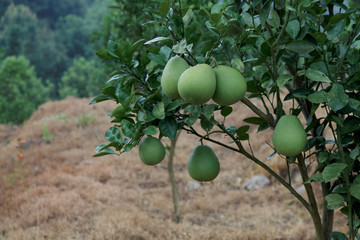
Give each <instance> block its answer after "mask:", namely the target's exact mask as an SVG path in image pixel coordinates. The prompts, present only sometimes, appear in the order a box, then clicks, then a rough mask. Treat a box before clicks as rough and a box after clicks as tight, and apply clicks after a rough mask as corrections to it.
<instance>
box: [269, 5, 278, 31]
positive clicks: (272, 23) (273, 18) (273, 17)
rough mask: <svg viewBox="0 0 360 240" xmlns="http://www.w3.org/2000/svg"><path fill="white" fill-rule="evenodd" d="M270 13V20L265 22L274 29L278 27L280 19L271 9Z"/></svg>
mask: <svg viewBox="0 0 360 240" xmlns="http://www.w3.org/2000/svg"><path fill="white" fill-rule="evenodd" d="M270 13H271V18H268V19H267V22H268V23H269V24H270V26H272V27H274V28H278V27H280V17H279V15H278V14H277V12H276V11H274V10H273V9H272V10H271V11H270Z"/></svg>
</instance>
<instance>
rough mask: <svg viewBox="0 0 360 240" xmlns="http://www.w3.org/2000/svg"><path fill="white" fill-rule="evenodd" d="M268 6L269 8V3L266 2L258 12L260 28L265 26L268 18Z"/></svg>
mask: <svg viewBox="0 0 360 240" xmlns="http://www.w3.org/2000/svg"><path fill="white" fill-rule="evenodd" d="M270 6H271V1H267V2H266V3H265V4H264V5H263V7H262V8H261V10H260V14H259V18H260V24H261V25H262V26H264V25H265V23H266V21H267V19H268V17H269V14H270Z"/></svg>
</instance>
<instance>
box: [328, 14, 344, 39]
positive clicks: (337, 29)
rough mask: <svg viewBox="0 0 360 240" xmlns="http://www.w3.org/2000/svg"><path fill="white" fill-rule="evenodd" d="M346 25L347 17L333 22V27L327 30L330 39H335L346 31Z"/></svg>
mask: <svg viewBox="0 0 360 240" xmlns="http://www.w3.org/2000/svg"><path fill="white" fill-rule="evenodd" d="M345 26H346V20H345V19H343V20H341V21H339V22H337V23H335V24H333V25H332V27H331V28H329V29H328V30H327V34H328V36H329V39H334V38H335V37H337V36H339V35H340V34H341V33H342V32H344V30H345Z"/></svg>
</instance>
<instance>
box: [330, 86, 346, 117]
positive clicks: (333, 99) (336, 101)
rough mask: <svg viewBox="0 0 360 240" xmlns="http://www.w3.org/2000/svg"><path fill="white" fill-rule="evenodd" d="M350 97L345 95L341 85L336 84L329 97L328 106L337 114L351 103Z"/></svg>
mask: <svg viewBox="0 0 360 240" xmlns="http://www.w3.org/2000/svg"><path fill="white" fill-rule="evenodd" d="M349 99H350V98H349V96H348V95H347V94H346V93H345V90H344V87H343V86H342V85H341V84H338V83H335V84H334V85H333V86H332V87H331V89H330V91H329V95H328V105H329V107H330V108H331V109H332V110H334V111H335V112H336V111H338V110H340V109H342V108H344V107H345V106H346V105H347V104H348V102H349Z"/></svg>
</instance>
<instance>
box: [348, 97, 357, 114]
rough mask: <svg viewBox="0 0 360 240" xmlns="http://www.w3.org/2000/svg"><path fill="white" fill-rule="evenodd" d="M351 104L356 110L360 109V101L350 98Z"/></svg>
mask: <svg viewBox="0 0 360 240" xmlns="http://www.w3.org/2000/svg"><path fill="white" fill-rule="evenodd" d="M349 106H350V107H351V108H352V109H354V110H355V111H360V101H359V100H356V99H353V98H350V99H349Z"/></svg>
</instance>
